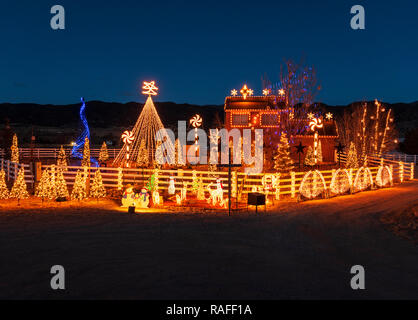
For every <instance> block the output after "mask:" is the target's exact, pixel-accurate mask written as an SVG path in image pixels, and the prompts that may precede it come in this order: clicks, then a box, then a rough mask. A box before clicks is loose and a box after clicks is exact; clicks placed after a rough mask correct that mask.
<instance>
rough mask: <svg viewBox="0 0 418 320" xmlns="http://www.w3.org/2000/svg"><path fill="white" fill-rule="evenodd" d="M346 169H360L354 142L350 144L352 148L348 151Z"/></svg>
mask: <svg viewBox="0 0 418 320" xmlns="http://www.w3.org/2000/svg"><path fill="white" fill-rule="evenodd" d="M345 167H346V168H358V160H357V150H356V146H355V145H354V143H353V142H350V148H349V149H348V154H347V161H346V162H345Z"/></svg>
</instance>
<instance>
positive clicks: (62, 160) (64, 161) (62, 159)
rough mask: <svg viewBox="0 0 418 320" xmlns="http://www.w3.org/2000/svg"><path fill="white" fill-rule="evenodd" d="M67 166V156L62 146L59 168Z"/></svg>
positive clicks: (58, 162) (59, 155)
mask: <svg viewBox="0 0 418 320" xmlns="http://www.w3.org/2000/svg"><path fill="white" fill-rule="evenodd" d="M66 166H67V156H66V155H65V150H64V147H63V146H61V148H60V151H59V153H58V159H57V167H61V168H64V167H66Z"/></svg>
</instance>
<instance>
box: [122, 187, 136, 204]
mask: <svg viewBox="0 0 418 320" xmlns="http://www.w3.org/2000/svg"><path fill="white" fill-rule="evenodd" d="M131 206H135V193H134V188H133V187H132V186H131V185H129V184H128V185H127V187H126V189H125V192H124V193H123V195H122V207H125V208H127V207H131Z"/></svg>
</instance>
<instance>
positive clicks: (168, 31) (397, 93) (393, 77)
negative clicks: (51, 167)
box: [0, 0, 418, 104]
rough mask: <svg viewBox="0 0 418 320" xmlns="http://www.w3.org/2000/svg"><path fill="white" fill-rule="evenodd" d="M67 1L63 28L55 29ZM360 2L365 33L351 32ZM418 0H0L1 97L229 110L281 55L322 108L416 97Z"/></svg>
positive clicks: (274, 72)
mask: <svg viewBox="0 0 418 320" xmlns="http://www.w3.org/2000/svg"><path fill="white" fill-rule="evenodd" d="M55 4H60V5H63V6H64V8H65V10H66V29H65V30H59V31H55V30H52V29H51V28H50V18H51V17H52V15H51V14H50V8H51V6H53V5H55ZM355 4H362V5H363V6H364V8H365V11H366V30H352V29H351V28H350V19H351V16H352V15H351V14H350V8H351V6H352V5H355ZM417 15H418V4H417V2H416V1H413V0H410V1H406V0H398V1H393V0H390V1H386V0H380V1H371V0H369V1H358V0H351V1H346V0H333V1H321V0H319V1H288V2H285V1H277V0H276V1H272V2H271V3H270V2H268V1H219V2H218V1H216V2H215V3H212V2H210V1H197V0H195V1H174V0H173V1H146V2H145V1H138V0H136V1H127V0H118V1H81V0H60V1H43V0H39V1H33V0H26V1H2V2H1V4H0V35H1V44H2V46H1V49H0V58H1V59H0V65H1V76H0V102H36V103H52V104H68V103H79V101H80V100H79V99H80V97H81V96H84V97H86V100H103V101H109V102H110V101H117V102H127V101H144V96H142V95H141V94H140V85H141V83H142V81H144V80H155V81H156V82H157V85H158V86H159V87H160V95H159V96H158V97H157V100H159V101H174V102H178V103H183V102H188V103H195V104H222V103H223V102H224V98H225V96H226V95H228V94H229V92H230V90H231V89H234V88H236V89H239V88H241V87H242V85H243V84H244V83H247V85H248V86H249V87H250V88H253V89H254V90H255V93H256V94H261V89H262V88H261V76H262V75H263V74H264V73H267V74H268V75H269V77H270V79H271V80H277V78H278V74H279V70H280V64H281V63H282V62H283V59H284V58H292V59H294V60H299V59H300V58H302V57H304V58H305V60H306V62H307V63H308V64H312V65H314V66H315V68H316V69H317V70H318V78H319V80H320V82H321V85H322V91H321V93H320V95H319V96H318V99H317V100H318V101H321V102H324V103H327V104H348V103H350V102H352V101H357V100H362V99H374V98H378V99H381V100H383V101H385V102H411V101H416V100H418V78H417V74H418V59H417V58H418V19H417Z"/></svg>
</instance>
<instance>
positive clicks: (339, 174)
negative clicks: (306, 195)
mask: <svg viewBox="0 0 418 320" xmlns="http://www.w3.org/2000/svg"><path fill="white" fill-rule="evenodd" d="M351 183H352V181H351V176H350V173H349V172H348V170H347V169H338V170H337V171H335V173H334V175H333V176H332V179H331V184H330V187H329V188H330V190H331V192H332V193H334V194H343V193H346V192H347V191H348V190H350V187H351Z"/></svg>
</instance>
